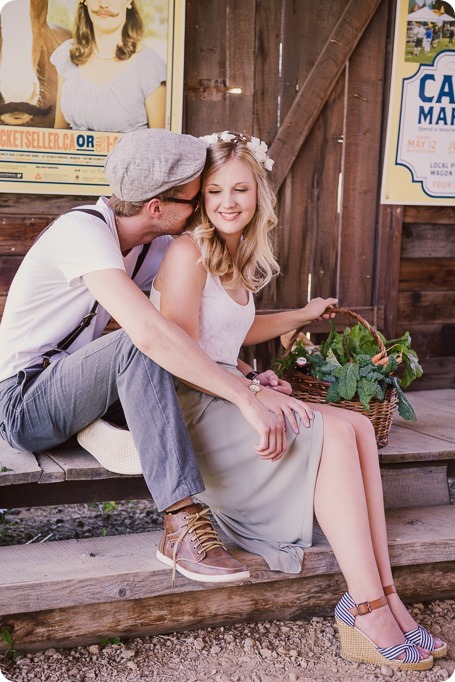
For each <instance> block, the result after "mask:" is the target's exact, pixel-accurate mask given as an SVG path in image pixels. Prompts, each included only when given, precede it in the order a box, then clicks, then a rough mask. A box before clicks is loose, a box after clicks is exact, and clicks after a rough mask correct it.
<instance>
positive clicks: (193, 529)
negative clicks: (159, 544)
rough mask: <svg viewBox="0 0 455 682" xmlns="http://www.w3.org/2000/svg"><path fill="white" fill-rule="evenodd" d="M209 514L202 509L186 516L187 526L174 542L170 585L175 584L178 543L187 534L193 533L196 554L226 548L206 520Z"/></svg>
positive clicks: (206, 510) (209, 522)
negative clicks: (216, 548)
mask: <svg viewBox="0 0 455 682" xmlns="http://www.w3.org/2000/svg"><path fill="white" fill-rule="evenodd" d="M208 514H210V508H209V507H207V508H206V509H203V510H202V511H200V512H196V513H195V514H188V515H187V520H188V524H187V525H186V526H184V527H183V529H182V532H181V533H180V535H179V537H178V538H177V540H176V541H175V544H174V552H173V555H172V585H173V586H174V584H175V573H176V564H177V550H178V548H179V545H180V543H181V542H182V540H183V538H184V537H185V536H186V535H187V534H188V533H190V534H191V533H193V534H194V536H195V540H194V543H193V545H194V548H195V549H196V550H197V553H198V554H202V552H209V551H210V550H211V549H215V547H222V548H223V549H224V550H225V549H226V547H225V546H224V545H223V543H222V542H221V539H220V537H219V535H218V533H217V532H216V530H215V528H214V527H213V524H212V522H211V520H210V519H209V518H207V515H208Z"/></svg>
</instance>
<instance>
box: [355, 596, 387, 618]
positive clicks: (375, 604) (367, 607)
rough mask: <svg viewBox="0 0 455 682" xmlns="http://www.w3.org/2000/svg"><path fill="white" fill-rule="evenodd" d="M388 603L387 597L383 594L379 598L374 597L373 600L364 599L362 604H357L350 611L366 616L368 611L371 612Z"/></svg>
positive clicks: (356, 614)
mask: <svg viewBox="0 0 455 682" xmlns="http://www.w3.org/2000/svg"><path fill="white" fill-rule="evenodd" d="M387 604H388V601H387V597H386V596H385V595H383V596H382V597H379V599H374V600H373V601H362V602H360V604H356V605H355V606H353V607H352V608H350V609H349V611H350V612H351V613H352V615H353V616H365V615H366V614H367V613H371V612H372V611H374V610H375V609H380V608H381V607H382V606H386V605H387Z"/></svg>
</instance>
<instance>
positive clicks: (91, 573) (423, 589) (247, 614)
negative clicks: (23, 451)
mask: <svg viewBox="0 0 455 682" xmlns="http://www.w3.org/2000/svg"><path fill="white" fill-rule="evenodd" d="M387 525H388V535H389V548H390V554H391V561H392V566H393V567H394V578H395V581H396V583H397V585H398V588H399V590H400V593H401V594H402V596H403V598H404V599H405V600H407V601H416V600H417V601H421V600H428V599H430V598H431V599H441V598H449V597H450V598H453V597H455V571H454V567H455V507H454V506H448V505H447V506H443V507H431V508H422V507H420V508H418V509H401V510H396V509H394V510H390V511H389V512H388V513H387ZM159 537H160V533H159V532H153V533H141V534H134V535H133V534H131V535H123V536H113V537H103V538H95V539H85V540H67V541H60V542H49V543H44V544H36V545H28V546H24V545H18V546H13V547H2V548H0V575H1V576H2V589H1V591H0V629H1V628H2V627H7V628H8V629H9V630H10V632H11V633H12V635H13V639H14V645H15V647H16V648H17V649H20V650H31V649H40V648H47V647H50V646H79V645H82V644H88V643H92V642H95V641H100V640H101V639H102V638H103V637H109V638H112V637H114V636H117V635H119V636H121V637H133V636H141V635H147V634H157V633H165V632H171V631H175V630H183V629H191V628H198V627H208V626H214V625H222V624H228V623H238V622H246V621H255V620H265V619H270V618H285V619H292V618H298V617H300V616H307V615H315V614H318V613H328V612H329V611H330V610H331V609H333V606H334V604H335V603H336V601H337V599H338V598H339V596H340V594H341V593H342V592H343V591H344V590H345V583H344V580H343V578H342V576H341V574H340V572H339V568H338V565H337V562H336V560H335V558H334V556H333V553H332V551H331V550H330V548H329V546H328V543H327V541H326V539H325V538H324V536H323V535H322V533H321V532H320V531H319V532H316V534H315V542H314V545H313V547H311V548H309V549H308V550H306V553H305V559H304V565H303V570H302V571H301V573H299V574H297V575H289V574H283V573H278V572H272V571H269V570H268V569H267V567H266V565H265V563H264V561H263V560H262V559H261V558H260V557H258V556H256V555H252V554H248V553H246V552H244V551H242V550H239V549H236V548H235V549H232V548H231V550H232V553H233V555H234V556H235V557H236V558H238V559H239V560H241V561H242V562H244V563H245V564H246V565H247V566H248V568H249V570H250V573H251V579H250V580H249V581H247V582H245V583H244V584H242V585H237V586H214V585H210V586H204V585H201V584H199V583H195V582H193V581H189V580H187V579H185V578H184V577H183V576H181V575H180V574H177V580H176V586H175V588H172V584H171V571H170V569H168V568H167V567H166V566H164V565H163V564H162V563H161V562H159V561H158V560H157V559H156V558H155V552H156V547H157V543H158V540H159ZM0 650H1V645H0Z"/></svg>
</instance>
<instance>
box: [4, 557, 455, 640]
mask: <svg viewBox="0 0 455 682" xmlns="http://www.w3.org/2000/svg"><path fill="white" fill-rule="evenodd" d="M454 575H455V574H454V570H453V562H444V563H433V564H426V565H425V566H420V565H419V566H403V567H397V568H395V569H394V581H395V584H396V585H397V589H398V590H399V591H400V594H402V595H403V597H404V598H405V599H406V600H407V601H409V602H414V603H415V602H416V601H429V600H435V599H446V598H451V597H453V596H454V592H455V579H454ZM345 590H346V583H345V581H344V579H343V578H342V576H341V574H335V575H329V576H324V575H323V576H314V577H311V578H298V579H297V580H293V581H287V580H277V581H275V582H271V583H267V584H264V585H261V586H260V588H259V587H258V586H257V585H242V586H239V587H225V588H219V589H218V590H207V591H205V592H204V599H198V594H199V593H196V594H195V593H194V592H187V593H176V594H166V595H164V596H160V597H150V598H146V599H136V600H130V601H124V602H120V603H119V602H117V604H116V608H115V611H114V610H113V609H112V604H111V603H107V604H89V605H86V606H75V607H70V608H67V609H55V610H48V611H42V612H38V613H32V614H29V613H25V614H18V615H16V616H15V615H11V616H8V617H6V618H5V619H4V620H3V621H2V623H1V624H0V626H1V627H8V628H9V629H10V632H12V633H13V636H14V644H15V646H16V648H18V649H20V650H21V651H34V650H35V651H36V650H40V649H48V648H49V647H54V646H57V647H71V648H73V647H76V646H83V645H86V644H91V643H93V642H100V641H101V640H102V639H103V638H104V637H107V638H109V639H112V638H113V637H115V636H120V637H123V638H130V637H145V636H150V635H158V634H164V633H168V632H179V631H187V630H194V629H199V628H202V627H218V626H222V625H229V624H235V623H245V622H250V623H254V622H258V621H264V620H273V619H278V620H293V619H298V618H312V617H314V616H322V615H324V616H331V615H333V608H334V606H335V604H336V602H337V601H338V599H339V598H340V596H341V594H342V593H343V592H344V591H345ZM1 645H3V651H4V650H5V645H4V644H3V642H2V643H1V644H0V646H1Z"/></svg>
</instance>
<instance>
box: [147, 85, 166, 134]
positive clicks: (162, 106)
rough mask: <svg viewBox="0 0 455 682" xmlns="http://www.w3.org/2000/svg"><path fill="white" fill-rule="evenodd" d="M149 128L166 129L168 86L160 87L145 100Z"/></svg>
mask: <svg viewBox="0 0 455 682" xmlns="http://www.w3.org/2000/svg"><path fill="white" fill-rule="evenodd" d="M145 109H146V111H147V121H148V126H149V128H164V127H165V125H166V118H165V117H166V86H165V85H164V84H162V85H160V86H159V87H158V88H157V89H156V90H154V91H153V92H151V93H150V95H149V96H148V97H147V98H146V100H145Z"/></svg>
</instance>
